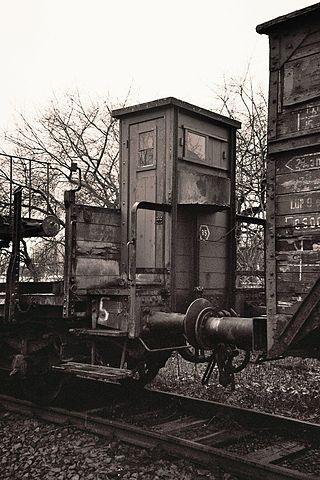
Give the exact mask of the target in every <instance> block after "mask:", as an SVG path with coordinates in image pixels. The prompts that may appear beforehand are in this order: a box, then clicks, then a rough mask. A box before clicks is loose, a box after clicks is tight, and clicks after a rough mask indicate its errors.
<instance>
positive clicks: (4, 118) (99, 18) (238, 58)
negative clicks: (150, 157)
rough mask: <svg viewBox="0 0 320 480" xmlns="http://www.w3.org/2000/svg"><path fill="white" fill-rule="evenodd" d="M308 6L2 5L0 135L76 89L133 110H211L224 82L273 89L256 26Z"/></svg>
mask: <svg viewBox="0 0 320 480" xmlns="http://www.w3.org/2000/svg"><path fill="white" fill-rule="evenodd" d="M314 3H315V2H314V1H308V0H280V1H279V0H268V1H266V2H259V1H257V0H243V1H239V0H224V1H219V2H218V1H217V0H216V1H215V0H193V1H189V0H158V1H153V0H112V1H111V0H2V1H0V12H1V16H0V18H1V28H0V49H1V59H2V71H1V88H0V128H6V127H7V126H8V125H10V124H11V121H12V118H13V115H14V114H15V113H16V112H19V111H20V112H26V113H28V112H31V111H32V110H33V109H34V108H37V109H41V107H42V106H45V105H46V103H47V102H48V100H49V99H50V98H51V97H52V96H53V95H56V96H57V97H59V96H60V95H61V94H62V93H64V92H66V91H72V90H74V89H78V90H79V91H80V92H82V93H83V95H91V96H92V97H93V98H95V97H97V96H101V97H106V96H109V97H111V98H112V99H114V100H115V101H116V100H117V99H119V101H121V100H123V99H124V97H125V96H126V94H127V92H128V90H129V88H131V98H130V103H135V102H143V101H148V100H153V99H156V98H161V97H165V96H175V97H178V98H181V99H182V100H186V101H189V102H191V103H195V104H199V105H200V106H204V107H208V108H210V107H212V105H213V103H214V101H213V91H214V90H215V89H216V87H217V85H219V84H221V82H222V80H223V77H224V76H226V77H230V76H240V75H244V73H245V71H246V70H247V66H248V64H249V63H250V69H251V75H252V76H253V77H254V79H255V81H256V82H257V83H261V84H262V86H263V87H264V88H265V89H267V81H268V38H267V37H266V36H265V35H263V36H261V35H258V34H257V33H256V32H255V27H256V25H257V24H259V23H262V22H265V21H267V20H270V19H272V18H275V17H277V16H279V15H283V14H285V13H289V12H291V11H293V10H297V9H300V8H304V7H306V6H309V5H312V4H314Z"/></svg>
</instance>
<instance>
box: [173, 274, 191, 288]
mask: <svg viewBox="0 0 320 480" xmlns="http://www.w3.org/2000/svg"><path fill="white" fill-rule="evenodd" d="M192 285H193V274H192V273H191V272H176V288H177V289H179V290H183V289H186V290H190V288H192Z"/></svg>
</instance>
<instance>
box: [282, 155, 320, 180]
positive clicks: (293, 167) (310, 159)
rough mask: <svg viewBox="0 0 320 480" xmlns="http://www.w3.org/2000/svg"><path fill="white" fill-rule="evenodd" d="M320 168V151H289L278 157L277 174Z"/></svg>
mask: <svg viewBox="0 0 320 480" xmlns="http://www.w3.org/2000/svg"><path fill="white" fill-rule="evenodd" d="M319 169H320V152H313V153H304V154H298V155H297V153H296V152H294V154H292V153H289V154H287V155H285V154H284V155H283V156H281V157H280V158H277V159H276V174H277V175H281V174H286V173H293V172H306V171H310V170H319Z"/></svg>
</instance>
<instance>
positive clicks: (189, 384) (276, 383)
mask: <svg viewBox="0 0 320 480" xmlns="http://www.w3.org/2000/svg"><path fill="white" fill-rule="evenodd" d="M204 370H205V365H193V364H191V363H188V362H186V361H185V360H183V359H182V358H181V357H180V356H179V355H174V356H173V357H172V358H170V359H169V360H168V362H167V364H166V366H165V367H164V368H163V369H162V370H161V371H160V373H159V375H158V376H157V377H156V379H155V380H154V382H153V384H152V386H153V387H155V388H158V389H162V390H167V391H172V392H176V393H181V394H184V395H189V396H194V397H200V398H205V399H208V400H214V401H218V402H223V403H228V404H232V405H237V406H241V407H247V408H255V409H258V410H262V411H265V412H272V413H277V414H280V415H287V416H292V417H296V418H299V419H304V420H310V421H311V420H312V421H316V422H319V423H320V362H319V361H317V360H310V359H296V358H291V357H289V358H287V359H283V360H278V361H273V362H268V363H265V364H262V365H254V364H252V363H250V364H249V365H248V367H247V368H246V369H245V370H243V371H242V372H240V373H238V374H237V375H236V388H235V390H234V391H231V389H230V387H227V388H224V387H222V386H221V385H219V383H218V371H217V368H215V369H214V371H213V374H212V377H211V379H210V381H209V385H207V386H203V385H202V384H201V378H202V374H203V372H204Z"/></svg>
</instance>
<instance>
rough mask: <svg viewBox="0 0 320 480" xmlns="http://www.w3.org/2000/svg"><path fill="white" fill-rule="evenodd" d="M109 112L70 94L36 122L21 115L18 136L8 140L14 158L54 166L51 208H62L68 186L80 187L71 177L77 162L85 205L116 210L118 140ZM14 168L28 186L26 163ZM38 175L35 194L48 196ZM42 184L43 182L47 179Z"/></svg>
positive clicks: (9, 135)
mask: <svg viewBox="0 0 320 480" xmlns="http://www.w3.org/2000/svg"><path fill="white" fill-rule="evenodd" d="M111 109H112V105H111V104H110V103H109V102H107V101H100V102H97V101H92V100H91V101H90V102H87V103H84V102H83V100H82V99H81V97H80V94H79V93H78V92H76V93H72V94H70V93H69V94H66V95H65V96H64V98H63V99H62V100H61V101H59V100H58V99H57V98H54V99H53V100H52V101H51V102H50V105H49V106H48V107H47V108H46V110H45V111H44V113H42V114H41V115H40V116H39V118H37V119H35V120H32V121H30V120H29V119H28V118H27V117H26V116H24V115H22V114H21V115H20V116H19V118H18V122H17V123H16V128H15V130H14V131H13V132H7V133H6V134H5V140H6V142H7V143H9V144H10V146H11V151H12V148H13V149H14V154H15V155H17V156H22V157H26V158H28V159H29V158H30V159H32V160H37V162H39V163H38V165H39V164H42V165H44V164H45V163H48V164H49V165H50V177H49V183H50V186H51V190H50V196H49V204H50V205H54V204H57V205H59V204H60V203H61V200H62V197H61V191H62V190H63V189H64V188H65V186H66V185H68V184H69V183H70V182H71V183H74V184H75V183H76V182H77V179H76V178H73V177H72V176H71V168H72V164H73V163H74V162H77V163H78V165H79V167H80V168H81V171H82V178H81V191H80V192H79V198H80V199H81V201H82V202H84V203H89V204H91V205H98V206H102V207H115V206H117V205H118V201H119V189H118V173H119V170H118V155H119V138H118V126H117V122H116V121H115V120H114V119H113V118H112V117H111ZM15 168H16V169H18V170H19V171H20V180H21V179H23V176H24V177H25V178H24V182H25V185H27V186H28V178H27V176H28V175H29V174H30V172H29V166H28V164H27V162H26V161H21V162H16V163H15ZM33 168H34V164H33ZM39 172H40V168H38V172H37V171H36V170H33V172H32V174H31V175H32V181H33V184H32V188H33V190H34V192H35V193H43V194H44V195H46V191H43V188H41V185H38V184H37V182H38V180H39ZM40 177H41V175H40ZM41 180H42V182H43V180H44V178H42V179H41ZM42 182H40V184H42ZM18 183H19V180H18ZM42 187H43V185H42ZM69 188H70V187H69ZM53 210H57V209H56V208H53Z"/></svg>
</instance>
